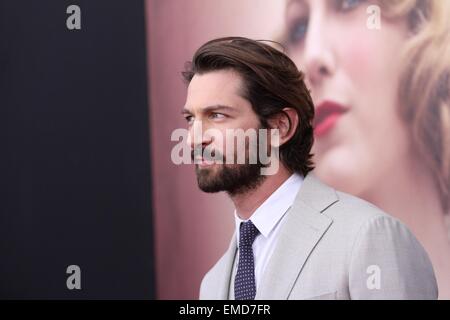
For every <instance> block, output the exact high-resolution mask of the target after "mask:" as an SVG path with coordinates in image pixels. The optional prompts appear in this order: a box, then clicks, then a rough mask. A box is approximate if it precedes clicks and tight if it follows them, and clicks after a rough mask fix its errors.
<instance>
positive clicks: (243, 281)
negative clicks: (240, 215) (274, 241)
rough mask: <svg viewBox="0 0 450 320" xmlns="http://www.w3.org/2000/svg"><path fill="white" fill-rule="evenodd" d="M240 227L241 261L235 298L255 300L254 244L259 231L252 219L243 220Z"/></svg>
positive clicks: (236, 280) (236, 279)
mask: <svg viewBox="0 0 450 320" xmlns="http://www.w3.org/2000/svg"><path fill="white" fill-rule="evenodd" d="M239 229H240V230H239V263H238V269H237V273H236V278H235V279H234V298H235V299H236V300H254V299H255V296H256V284H255V262H254V257H253V248H252V245H253V241H255V238H256V236H257V235H258V234H259V231H258V229H257V228H256V227H255V225H254V224H253V223H252V222H251V221H247V222H241V225H240V228H239Z"/></svg>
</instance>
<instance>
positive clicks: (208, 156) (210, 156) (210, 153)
mask: <svg viewBox="0 0 450 320" xmlns="http://www.w3.org/2000/svg"><path fill="white" fill-rule="evenodd" d="M205 150H206V152H205ZM198 157H201V158H203V159H205V160H209V161H213V160H216V159H217V158H219V159H224V158H223V154H222V153H220V152H219V151H216V150H214V149H212V150H210V149H207V148H205V147H196V148H194V149H192V151H191V160H192V161H195V158H198Z"/></svg>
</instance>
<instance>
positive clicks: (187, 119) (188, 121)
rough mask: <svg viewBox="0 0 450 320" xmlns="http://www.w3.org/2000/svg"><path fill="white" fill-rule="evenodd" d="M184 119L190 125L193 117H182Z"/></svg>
mask: <svg viewBox="0 0 450 320" xmlns="http://www.w3.org/2000/svg"><path fill="white" fill-rule="evenodd" d="M184 118H185V119H186V122H187V123H188V124H190V123H192V121H194V117H193V116H186V117H184Z"/></svg>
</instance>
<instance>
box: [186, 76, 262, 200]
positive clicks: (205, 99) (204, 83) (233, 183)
mask: <svg viewBox="0 0 450 320" xmlns="http://www.w3.org/2000/svg"><path fill="white" fill-rule="evenodd" d="M242 88H243V80H242V78H241V76H240V75H239V74H238V73H236V72H234V71H231V70H221V71H212V72H207V73H204V74H201V75H199V74H196V75H195V76H194V77H193V79H192V80H191V82H190V84H189V87H188V93H187V99H186V104H185V107H184V109H183V112H182V113H183V115H184V117H185V118H186V121H187V123H188V126H189V138H188V143H189V145H190V147H191V150H192V160H194V162H195V163H196V165H195V169H196V174H197V181H198V185H199V187H200V189H201V190H203V191H205V192H219V191H226V192H228V193H229V194H231V195H235V194H240V193H243V192H246V191H248V190H251V189H253V188H256V187H257V186H259V184H260V183H261V182H262V181H263V179H264V175H261V172H260V169H261V167H262V165H261V164H260V162H259V161H257V162H256V163H253V164H251V163H249V162H250V161H248V159H249V157H250V154H252V153H254V152H253V151H252V150H253V149H252V148H249V143H248V140H247V141H246V143H245V144H244V145H243V147H239V146H238V145H236V144H235V141H234V138H230V135H229V134H230V133H231V132H235V131H236V130H237V129H242V130H243V131H247V130H248V129H251V130H257V129H260V128H261V126H260V122H259V119H258V116H257V115H256V113H255V112H254V111H253V109H252V106H251V104H250V102H249V101H247V100H246V99H244V98H243V97H242V96H241V92H242ZM257 133H258V131H256V134H257ZM227 134H228V141H227ZM229 140H232V141H229ZM231 145H233V149H232V150H230V149H231V148H230V149H229V150H228V152H227V146H228V147H230V146H231ZM249 149H250V150H249ZM243 152H245V159H246V161H245V163H244V164H241V162H239V161H237V157H238V155H239V154H242V153H243ZM208 155H211V157H208ZM230 158H233V159H230ZM214 159H215V160H214ZM217 159H222V160H220V161H217Z"/></svg>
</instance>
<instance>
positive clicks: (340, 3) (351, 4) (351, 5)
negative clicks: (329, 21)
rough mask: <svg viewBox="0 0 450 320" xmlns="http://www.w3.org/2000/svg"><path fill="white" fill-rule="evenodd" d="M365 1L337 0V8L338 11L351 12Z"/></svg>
mask: <svg viewBox="0 0 450 320" xmlns="http://www.w3.org/2000/svg"><path fill="white" fill-rule="evenodd" d="M364 1H365V0H337V8H338V10H340V11H351V10H353V9H355V8H356V7H358V6H359V5H360V4H361V3H363V2H364Z"/></svg>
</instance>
